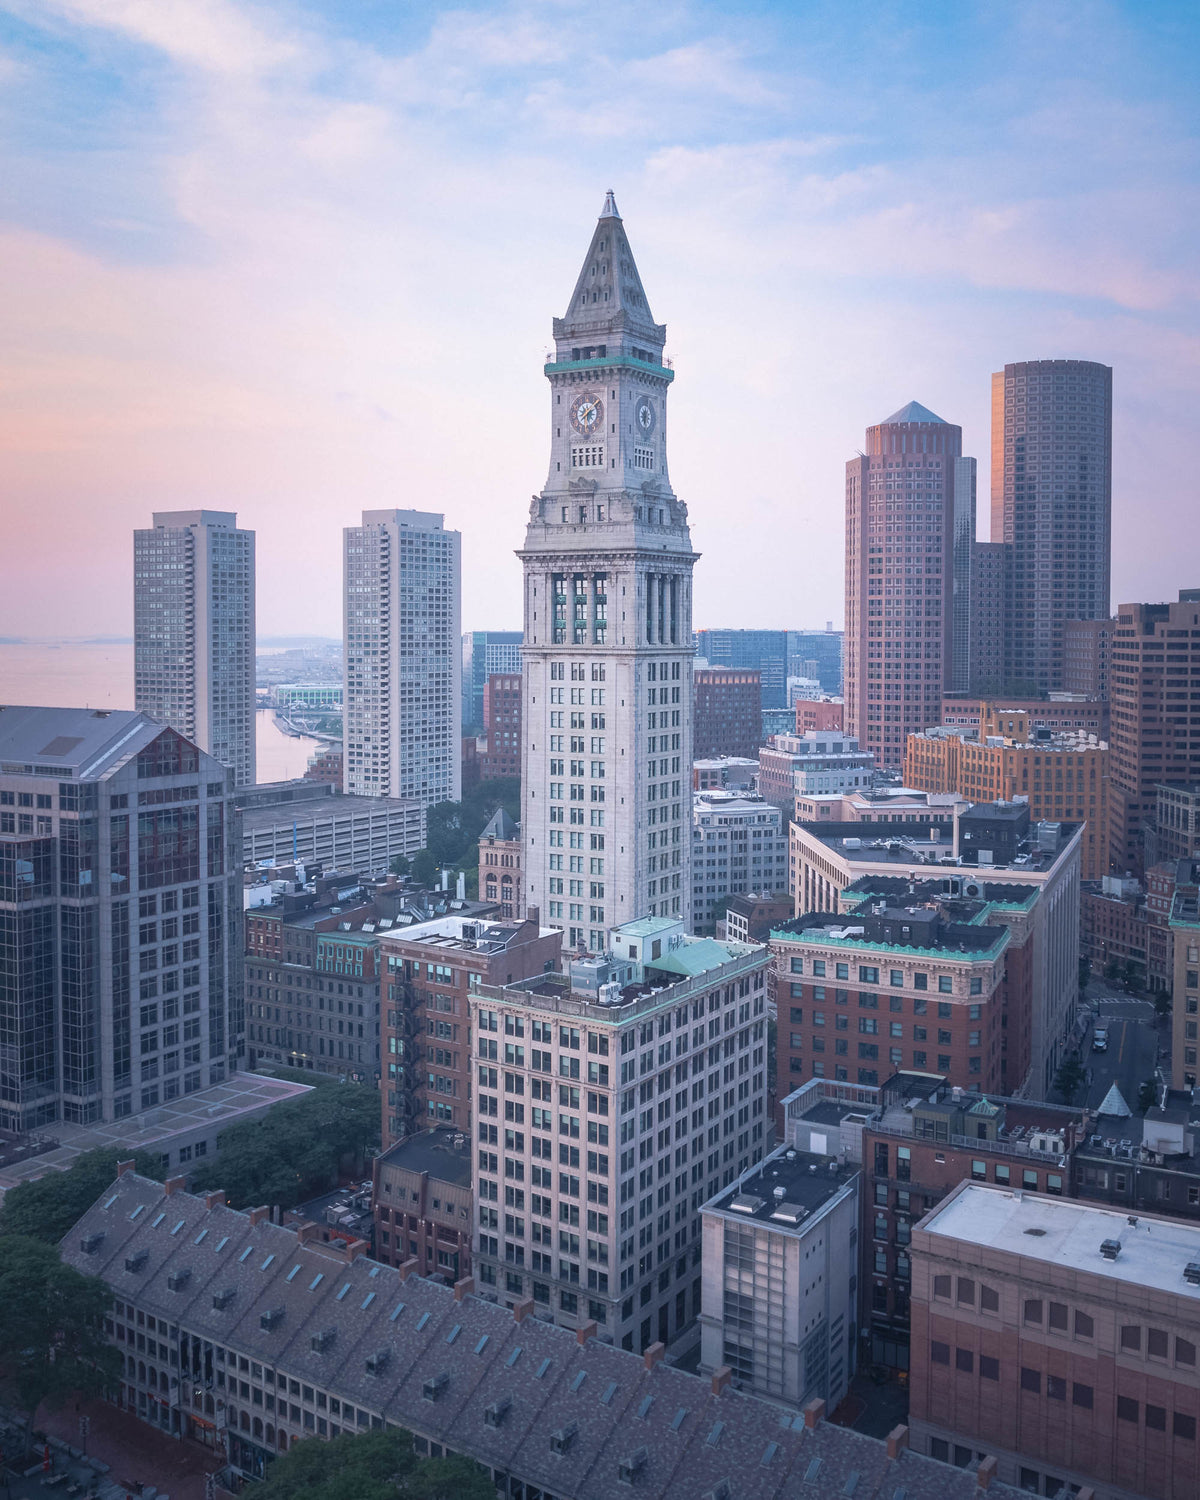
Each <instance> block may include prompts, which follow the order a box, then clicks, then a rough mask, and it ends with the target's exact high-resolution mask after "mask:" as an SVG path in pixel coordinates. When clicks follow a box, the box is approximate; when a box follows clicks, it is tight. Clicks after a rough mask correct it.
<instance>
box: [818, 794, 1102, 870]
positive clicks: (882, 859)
mask: <svg viewBox="0 0 1200 1500" xmlns="http://www.w3.org/2000/svg"><path fill="white" fill-rule="evenodd" d="M1026 811H1027V809H1026ZM1002 816H1003V815H1002ZM973 821H975V820H973ZM977 821H983V819H978V820H977ZM1045 826H1046V825H1045V824H1037V825H1034V828H1033V829H1032V833H1033V835H1034V836H1033V837H1031V838H1029V839H1027V840H1022V842H1021V843H1020V845H1019V846H1018V853H1017V854H1016V856H1015V857H1014V858H1013V860H1012V861H1011V862H1007V861H1005V860H1002V859H993V860H992V862H991V863H989V864H986V865H973V864H966V863H965V862H963V863H960V858H959V857H958V856H956V855H955V854H954V845H953V836H952V833H951V830H950V829H949V828H946V827H935V826H934V825H931V824H922V823H919V822H918V823H915V824H909V823H903V824H898V823H888V822H885V821H878V822H876V821H871V820H864V821H863V822H861V823H799V824H797V825H796V827H797V828H798V829H799V830H800V832H801V833H803V834H806V835H808V837H810V838H813V839H816V840H819V842H820V843H822V844H824V845H825V847H826V848H827V849H829V850H831V851H832V852H834V853H836V854H838V855H839V856H840V857H841V858H842V859H844V860H845V861H846V862H847V863H848V864H851V865H855V864H873V865H879V864H884V865H903V866H905V867H907V868H910V869H911V868H913V867H915V866H919V865H922V864H924V865H929V864H938V865H953V866H956V867H958V868H961V869H963V870H964V871H967V870H978V869H986V870H987V871H988V872H989V873H991V874H996V873H998V872H1000V871H1003V870H1014V871H1018V872H1021V873H1024V874H1028V875H1041V874H1046V873H1047V872H1049V871H1050V870H1051V869H1052V868H1053V867H1054V865H1055V864H1056V863H1057V861H1058V858H1059V856H1060V855H1061V854H1062V852H1063V850H1064V849H1065V848H1066V847H1067V845H1068V844H1069V843H1070V841H1071V838H1072V836H1073V835H1074V834H1075V833H1076V832H1077V831H1078V830H1079V828H1080V826H1081V825H1080V824H1078V823H1060V824H1058V825H1057V827H1058V829H1059V837H1058V839H1057V841H1056V846H1055V847H1054V848H1052V849H1051V848H1042V847H1040V846H1039V844H1038V842H1037V837H1036V834H1037V829H1038V828H1040V827H1045ZM910 830H913V831H910ZM922 831H925V832H927V833H932V834H933V835H934V837H933V838H928V837H925V838H923V837H921V836H920V835H921V832H922ZM975 837H976V838H977V837H978V835H976V836H975Z"/></svg>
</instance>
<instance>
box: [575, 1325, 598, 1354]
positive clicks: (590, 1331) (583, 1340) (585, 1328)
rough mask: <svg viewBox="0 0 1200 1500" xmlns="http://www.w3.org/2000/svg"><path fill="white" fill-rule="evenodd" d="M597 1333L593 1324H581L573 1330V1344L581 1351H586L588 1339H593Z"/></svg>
mask: <svg viewBox="0 0 1200 1500" xmlns="http://www.w3.org/2000/svg"><path fill="white" fill-rule="evenodd" d="M598 1332H599V1330H598V1329H597V1327H596V1325H595V1323H581V1324H580V1325H579V1327H578V1328H577V1329H576V1330H575V1342H576V1343H577V1344H578V1345H579V1347H580V1348H581V1349H586V1348H587V1341H588V1339H594V1338H595V1337H596V1334H597V1333H598Z"/></svg>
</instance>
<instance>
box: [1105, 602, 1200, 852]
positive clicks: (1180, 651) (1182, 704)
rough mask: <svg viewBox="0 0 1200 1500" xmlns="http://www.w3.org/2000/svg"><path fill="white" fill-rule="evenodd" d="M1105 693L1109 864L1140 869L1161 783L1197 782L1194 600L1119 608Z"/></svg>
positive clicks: (1198, 679) (1199, 711) (1198, 649)
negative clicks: (1107, 704)
mask: <svg viewBox="0 0 1200 1500" xmlns="http://www.w3.org/2000/svg"><path fill="white" fill-rule="evenodd" d="M1187 592H1189V591H1187V590H1184V593H1187ZM1110 693H1111V713H1112V729H1111V733H1110V736H1109V739H1110V743H1111V746H1112V755H1111V763H1110V767H1109V774H1110V793H1109V845H1110V853H1111V861H1112V865H1111V867H1112V869H1113V870H1114V871H1115V872H1116V873H1117V874H1123V873H1124V872H1125V871H1126V870H1129V871H1132V872H1133V873H1134V874H1140V873H1141V871H1142V870H1143V869H1144V867H1145V849H1144V846H1143V832H1144V830H1145V828H1146V826H1147V824H1152V823H1153V822H1154V820H1155V818H1156V816H1157V812H1158V787H1159V784H1160V783H1162V782H1179V783H1183V784H1185V785H1186V784H1189V783H1191V782H1194V781H1196V780H1198V779H1200V602H1196V601H1194V600H1191V599H1184V598H1181V599H1180V600H1179V602H1178V603H1175V604H1122V605H1121V606H1120V609H1119V610H1118V611H1117V625H1116V630H1115V632H1114V635H1113V643H1112V668H1111V688H1110ZM1189 852H1190V851H1189Z"/></svg>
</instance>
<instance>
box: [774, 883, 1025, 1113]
mask: <svg viewBox="0 0 1200 1500" xmlns="http://www.w3.org/2000/svg"><path fill="white" fill-rule="evenodd" d="M987 914H988V913H987V902H986V901H982V900H976V901H965V900H961V899H959V900H957V901H955V900H949V901H942V902H939V903H938V904H936V905H932V904H930V903H929V900H928V894H927V893H926V892H921V893H920V894H919V895H918V896H913V897H908V896H905V895H896V896H890V897H889V896H883V897H876V896H874V895H866V894H864V898H863V900H862V901H861V902H860V903H859V905H858V907H857V909H856V910H855V911H854V912H853V914H852V915H848V916H847V915H841V914H834V913H830V912H813V913H809V914H808V915H806V916H803V917H794V918H793V919H792V920H791V921H790V922H787V923H784V924H783V925H782V926H780V927H776V928H775V929H774V930H773V931H772V933H771V942H770V947H771V952H772V955H773V960H774V970H775V986H776V989H775V999H776V1006H777V1009H778V1034H777V1042H776V1047H777V1057H778V1081H777V1086H776V1087H777V1093H778V1094H779V1095H780V1096H782V1095H783V1094H786V1093H788V1092H789V1091H790V1090H791V1089H793V1088H795V1087H796V1086H797V1085H798V1084H800V1083H803V1082H804V1081H805V1080H806V1079H809V1078H825V1077H828V1078H833V1079H835V1080H838V1081H848V1082H853V1083H860V1084H874V1085H878V1084H879V1083H880V1082H881V1081H882V1080H884V1079H886V1078H888V1077H890V1076H891V1075H892V1074H893V1073H895V1072H896V1071H897V1070H899V1069H902V1068H903V1069H912V1070H915V1071H918V1072H929V1073H934V1072H936V1073H938V1074H943V1075H945V1076H947V1077H948V1078H950V1079H951V1081H952V1082H953V1083H955V1084H958V1085H960V1086H961V1087H962V1088H964V1089H974V1090H977V1091H979V1090H984V1091H986V1090H989V1089H999V1088H1001V1087H1002V1080H1003V1078H1004V1069H1003V1066H1002V1064H1003V1056H1004V1054H1003V1043H1004V1040H1005V1038H1004V1025H1005V1011H1006V1000H1007V999H1008V998H1009V997H1008V996H1007V994H1006V985H1005V976H1006V961H1005V960H1006V952H1007V949H1008V947H1009V944H1010V941H1011V938H1010V933H1009V929H1008V928H1007V927H1005V926H1002V925H1000V924H999V923H996V924H992V923H990V922H988V921H987ZM1012 998H1013V1008H1014V1010H1016V1009H1017V1008H1018V1006H1019V1003H1020V1002H1019V1001H1018V998H1017V997H1015V996H1014V997H1012ZM1020 1000H1021V1001H1023V1002H1024V1003H1025V1004H1027V1003H1028V996H1027V995H1024V996H1022V997H1020Z"/></svg>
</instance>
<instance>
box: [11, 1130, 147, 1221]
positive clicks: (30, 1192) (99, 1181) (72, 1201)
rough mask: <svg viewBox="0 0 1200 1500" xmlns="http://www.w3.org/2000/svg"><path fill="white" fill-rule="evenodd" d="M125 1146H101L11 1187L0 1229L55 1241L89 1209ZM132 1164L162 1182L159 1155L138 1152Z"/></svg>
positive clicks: (112, 1174) (112, 1173) (108, 1180)
mask: <svg viewBox="0 0 1200 1500" xmlns="http://www.w3.org/2000/svg"><path fill="white" fill-rule="evenodd" d="M125 1156H126V1153H125V1152H124V1151H116V1150H108V1149H103V1148H102V1149H100V1150H97V1151H85V1152H84V1153H83V1154H82V1155H81V1156H77V1157H76V1158H75V1160H74V1161H73V1162H72V1163H71V1165H70V1167H69V1168H68V1169H67V1170H66V1171H65V1172H47V1173H46V1175H45V1176H44V1177H39V1178H38V1179H37V1180H36V1182H22V1183H21V1184H20V1185H19V1186H18V1187H15V1188H10V1189H9V1191H8V1192H7V1193H6V1194H5V1195H4V1202H3V1204H2V1205H0V1234H21V1235H27V1236H29V1237H30V1238H31V1239H35V1240H41V1241H42V1242H43V1243H44V1244H47V1245H57V1244H58V1242H59V1240H61V1239H62V1237H63V1235H65V1234H66V1233H67V1231H68V1230H69V1229H70V1228H71V1226H72V1225H73V1224H75V1223H77V1222H78V1221H79V1220H80V1219H81V1218H82V1217H83V1215H84V1214H85V1213H86V1212H87V1210H88V1209H89V1208H91V1206H92V1204H93V1203H95V1201H96V1199H97V1198H98V1197H99V1196H100V1194H101V1193H102V1192H103V1191H104V1189H105V1188H106V1187H108V1186H109V1184H110V1183H111V1182H112V1181H113V1179H114V1178H115V1177H116V1175H117V1163H118V1162H119V1161H122V1160H124V1159H125ZM133 1161H134V1168H135V1170H136V1171H138V1172H140V1173H141V1174H142V1176H143V1177H155V1178H157V1179H158V1180H159V1181H160V1182H161V1181H162V1179H163V1177H165V1176H166V1163H165V1162H164V1161H163V1158H162V1157H161V1156H158V1155H155V1154H153V1153H149V1152H140V1153H138V1154H137V1155H136V1156H135V1157H134V1158H133Z"/></svg>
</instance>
